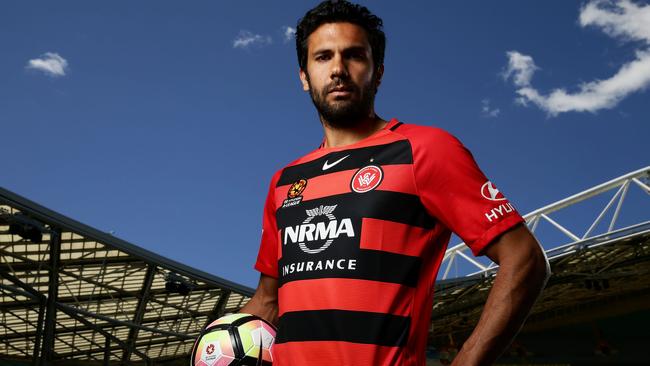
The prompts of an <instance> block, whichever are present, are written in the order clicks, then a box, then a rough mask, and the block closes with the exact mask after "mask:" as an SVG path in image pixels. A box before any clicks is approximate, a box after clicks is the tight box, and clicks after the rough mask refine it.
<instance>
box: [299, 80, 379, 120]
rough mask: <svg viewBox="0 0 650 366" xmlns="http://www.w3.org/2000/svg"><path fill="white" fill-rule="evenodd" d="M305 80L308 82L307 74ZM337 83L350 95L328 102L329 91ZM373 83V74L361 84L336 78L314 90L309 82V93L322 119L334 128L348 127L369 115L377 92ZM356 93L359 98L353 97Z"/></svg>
mask: <svg viewBox="0 0 650 366" xmlns="http://www.w3.org/2000/svg"><path fill="white" fill-rule="evenodd" d="M307 82H309V76H307ZM339 85H344V86H345V87H346V88H349V89H350V96H349V97H348V98H346V99H336V100H334V101H332V102H328V101H327V96H328V94H329V91H330V90H331V89H332V88H334V87H336V86H339ZM375 85H377V84H376V83H375V75H373V77H372V78H371V80H370V82H368V83H366V84H365V85H362V86H358V85H356V84H354V83H352V81H351V80H349V79H338V80H335V81H334V82H333V83H331V84H329V85H327V86H326V87H324V88H323V89H321V90H314V88H312V87H311V83H310V88H309V95H310V96H311V101H312V102H313V103H314V106H315V107H316V110H317V111H318V114H319V115H320V116H321V119H322V120H324V121H326V122H327V123H328V124H329V125H330V126H332V127H334V128H348V127H353V126H356V125H357V124H358V123H359V122H361V121H363V120H364V119H366V118H368V117H369V116H370V113H371V112H372V110H373V105H374V102H375V94H377V88H376V87H375ZM356 95H358V96H359V100H355V99H354V97H355V96H356Z"/></svg>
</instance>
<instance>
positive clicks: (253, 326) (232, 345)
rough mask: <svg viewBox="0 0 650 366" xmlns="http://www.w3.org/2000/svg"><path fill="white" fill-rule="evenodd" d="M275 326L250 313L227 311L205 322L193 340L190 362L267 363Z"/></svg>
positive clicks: (224, 365)
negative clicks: (205, 324) (223, 314)
mask: <svg viewBox="0 0 650 366" xmlns="http://www.w3.org/2000/svg"><path fill="white" fill-rule="evenodd" d="M275 333H276V329H275V327H274V326H273V325H271V324H270V323H268V322H267V321H266V320H264V319H262V318H260V317H257V316H255V315H251V314H242V313H238V314H230V315H226V316H223V317H221V318H219V319H217V320H215V321H213V322H212V323H210V325H208V326H207V327H206V328H205V329H204V330H203V331H202V332H201V334H200V335H199V337H198V338H197V339H196V342H194V347H193V348H192V360H191V363H190V366H270V365H272V363H273V353H272V350H271V348H272V347H273V342H274V341H275Z"/></svg>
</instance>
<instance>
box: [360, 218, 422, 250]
mask: <svg viewBox="0 0 650 366" xmlns="http://www.w3.org/2000/svg"><path fill="white" fill-rule="evenodd" d="M430 236H431V230H429V229H424V228H420V227H417V226H411V225H406V224H402V223H399V222H393V221H386V220H379V219H373V218H368V217H364V218H363V219H362V223H361V239H360V245H359V247H360V248H361V249H374V250H381V251H384V252H391V253H396V254H404V255H410V256H415V257H419V256H421V255H422V252H423V250H424V246H425V245H431V243H429V240H428V239H429V238H430Z"/></svg>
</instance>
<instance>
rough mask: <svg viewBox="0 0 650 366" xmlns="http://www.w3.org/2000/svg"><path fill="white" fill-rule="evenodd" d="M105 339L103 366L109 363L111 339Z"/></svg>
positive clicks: (107, 365)
mask: <svg viewBox="0 0 650 366" xmlns="http://www.w3.org/2000/svg"><path fill="white" fill-rule="evenodd" d="M105 338H106V343H105V344H104V366H109V364H110V363H111V339H110V338H108V337H105Z"/></svg>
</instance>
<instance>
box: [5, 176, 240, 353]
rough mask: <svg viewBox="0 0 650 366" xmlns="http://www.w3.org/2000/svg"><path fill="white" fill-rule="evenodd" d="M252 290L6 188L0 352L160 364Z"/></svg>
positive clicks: (233, 308)
mask: <svg viewBox="0 0 650 366" xmlns="http://www.w3.org/2000/svg"><path fill="white" fill-rule="evenodd" d="M252 293H253V290H252V289H250V288H248V287H244V286H241V285H238V284H236V283H233V282H230V281H227V280H224V279H222V278H219V277H216V276H213V275H211V274H209V273H205V272H202V271H199V270H196V269H193V268H191V267H188V266H186V265H183V264H181V263H178V262H175V261H173V260H170V259H168V258H165V257H162V256H160V255H158V254H155V253H152V252H150V251H147V250H145V249H142V248H140V247H137V246H135V245H133V244H130V243H128V242H126V241H123V240H120V239H118V238H116V237H114V236H112V235H110V234H108V233H105V232H101V231H99V230H96V229H93V228H91V227H89V226H86V225H84V224H81V223H79V222H77V221H74V220H72V219H70V218H67V217H65V216H63V215H60V214H58V213H56V212H53V211H51V210H49V209H47V208H45V207H42V206H40V205H38V204H37V203H34V202H32V201H29V200H27V199H25V198H23V197H20V196H18V195H16V194H14V193H11V192H9V191H7V190H5V189H2V188H0V312H1V316H2V319H1V321H0V327H1V328H0V356H2V357H12V358H16V359H23V360H29V359H32V360H39V362H41V364H43V363H42V362H43V361H45V360H48V359H49V360H52V361H55V362H56V361H59V362H57V363H61V361H62V360H75V359H76V360H84V362H88V361H97V362H98V363H99V362H103V361H105V360H106V361H120V362H124V361H126V363H129V362H128V361H133V363H136V364H150V363H152V361H155V362H156V363H160V362H161V361H165V360H173V359H178V358H186V357H187V355H188V354H189V353H190V349H191V347H192V344H193V340H194V338H195V337H196V336H197V335H198V334H199V332H200V330H201V329H202V328H203V327H205V326H206V325H207V323H209V322H210V321H211V320H213V319H216V318H218V317H219V316H221V315H223V314H224V313H227V312H234V311H237V310H238V309H239V308H241V307H242V306H243V304H245V303H246V302H247V301H248V299H249V298H250V296H252Z"/></svg>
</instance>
